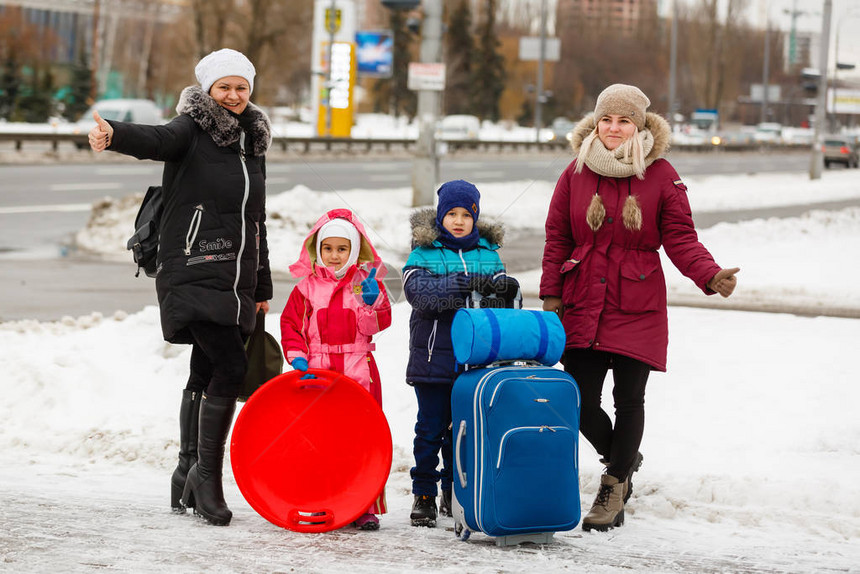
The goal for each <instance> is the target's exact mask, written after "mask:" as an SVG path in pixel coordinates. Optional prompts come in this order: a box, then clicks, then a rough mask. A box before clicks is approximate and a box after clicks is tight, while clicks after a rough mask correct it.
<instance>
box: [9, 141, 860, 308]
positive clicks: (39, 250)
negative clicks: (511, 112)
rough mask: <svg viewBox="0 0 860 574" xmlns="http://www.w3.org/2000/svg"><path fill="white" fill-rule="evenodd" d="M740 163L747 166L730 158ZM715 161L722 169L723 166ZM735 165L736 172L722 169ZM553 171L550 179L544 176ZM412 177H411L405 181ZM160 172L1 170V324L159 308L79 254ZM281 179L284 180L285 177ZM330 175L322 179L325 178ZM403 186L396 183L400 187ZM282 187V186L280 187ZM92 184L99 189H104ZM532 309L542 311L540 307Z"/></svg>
mask: <svg viewBox="0 0 860 574" xmlns="http://www.w3.org/2000/svg"><path fill="white" fill-rule="evenodd" d="M727 156H739V157H727ZM805 158H806V154H803V153H796V152H795V157H793V158H788V160H786V158H785V157H783V156H779V157H775V156H774V157H771V156H767V157H761V156H760V155H759V154H752V156H750V155H749V154H706V155H705V156H703V155H701V154H675V157H673V162H674V163H675V164H676V165H677V166H678V170H679V172H681V173H689V174H691V175H692V174H705V173H714V171H713V170H714V169H715V167H714V166H715V165H716V166H717V167H718V168H720V169H722V170H724V172H737V171H739V170H740V171H746V170H749V171H756V170H758V171H768V170H772V171H774V170H775V171H798V172H801V171H804V170H805V169H807V168H806V164H805ZM716 160H719V161H717V162H716V163H715V161H716ZM565 161H566V156H563V155H561V154H560V155H559V156H558V157H531V158H508V159H505V160H502V159H487V160H482V159H478V158H470V159H462V160H453V161H446V162H444V163H443V177H460V176H461V175H458V174H462V173H470V174H472V175H473V176H474V177H476V178H477V179H482V180H486V181H492V180H494V178H498V179H499V180H500V179H508V180H510V179H517V180H522V179H526V178H529V177H532V178H536V179H544V180H552V179H554V178H555V177H557V175H558V173H560V171H561V170H562V169H563V167H564V165H565ZM724 162H728V163H724ZM547 170H550V171H552V174H554V175H552V177H550V176H548V175H546V171H547ZM404 172H405V173H404ZM408 172H409V162H408V161H407V160H379V161H373V162H370V163H369V164H368V163H367V162H362V161H360V160H359V161H343V160H338V161H326V162H311V161H299V162H295V163H291V164H278V163H273V164H272V165H271V166H270V168H269V173H270V178H269V184H270V186H278V185H287V182H288V181H289V182H290V184H289V186H290V187H291V186H292V185H293V184H295V183H303V184H304V185H308V187H312V188H315V189H324V187H320V184H317V185H311V184H312V180H313V179H314V178H317V179H318V180H319V181H327V182H329V183H330V184H331V186H332V188H333V189H339V188H340V189H344V188H355V187H366V188H373V187H382V188H386V187H402V186H404V185H408V182H407V183H403V182H402V181H400V180H401V179H402V178H404V177H405V178H406V179H408V177H409V176H408ZM159 174H160V167H159V166H158V165H157V164H154V163H152V162H133V163H129V162H112V163H109V164H107V165H103V164H91V163H87V164H74V165H44V166H32V165H31V166H2V167H0V182H2V183H0V185H2V188H0V293H2V297H0V321H8V320H18V319H38V320H58V319H60V318H62V317H63V316H66V315H68V316H72V317H77V316H80V315H85V314H89V313H91V312H93V311H97V312H100V313H102V314H104V315H110V314H113V313H114V312H116V311H117V310H124V311H127V312H136V311H138V310H140V309H141V308H143V307H144V306H146V305H151V304H155V302H156V300H155V287H154V281H153V280H152V279H149V278H146V277H143V276H141V277H137V278H136V277H134V266H133V264H131V263H130V262H125V261H122V262H106V261H101V260H95V259H92V258H90V257H87V256H84V255H81V254H79V253H76V252H75V250H74V249H73V247H70V245H71V237H72V235H73V234H74V233H75V232H76V231H78V230H79V229H81V228H82V227H83V226H84V225H85V223H86V220H87V218H88V217H89V205H90V203H91V202H92V201H93V200H95V199H98V198H99V197H101V196H103V195H117V196H124V195H127V194H128V193H131V192H133V191H138V190H140V189H143V188H144V187H145V186H146V185H147V184H149V183H151V182H152V181H153V180H157V179H158V178H159ZM279 174H281V175H279ZM322 174H324V175H322ZM395 176H397V177H395ZM281 178H282V179H281ZM94 184H101V187H98V186H95V187H94ZM858 203H860V202H858V201H848V202H824V203H818V204H813V205H807V206H792V207H786V208H768V209H766V210H759V209H756V210H743V211H731V212H722V213H708V214H701V215H698V216H695V219H696V224H697V226H699V227H702V228H703V227H709V226H711V225H714V224H716V223H718V222H720V221H741V220H745V219H753V218H757V217H762V216H777V217H788V216H793V215H799V214H802V213H804V212H805V211H808V210H809V209H839V208H842V207H846V206H849V205H857V204H858ZM543 239H544V238H543V236H542V234H531V233H523V232H516V231H512V232H510V235H509V237H508V241H507V242H506V247H504V248H503V250H502V257H503V259H504V260H505V262H506V264H507V265H508V267H509V269H510V270H511V272H512V273H516V272H519V271H524V270H530V269H534V268H536V267H538V266H539V264H540V257H541V253H542V249H543ZM387 287H388V289H389V291H390V292H391V294H392V296H393V297H394V298H395V299H398V298H399V297H400V287H399V281H398V280H397V278H396V277H392V278H391V281H389V282H387ZM291 288H292V282H291V280H290V278H288V277H286V276H278V277H277V279H276V292H275V297H274V299H273V310H276V311H279V310H280V308H282V307H283V305H284V303H285V301H286V298H287V295H288V294H289V291H290V289H291ZM526 303H527V304H531V305H536V304H537V301H536V300H535V299H533V298H532V299H527V301H526Z"/></svg>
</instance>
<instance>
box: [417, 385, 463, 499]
mask: <svg viewBox="0 0 860 574" xmlns="http://www.w3.org/2000/svg"><path fill="white" fill-rule="evenodd" d="M413 386H414V387H415V396H416V397H417V399H418V419H417V421H416V422H415V440H414V441H413V443H412V454H413V455H414V456H415V466H413V467H412V470H410V471H409V475H410V476H411V477H412V494H418V495H428V496H436V494H437V490H436V483H437V482H439V480H440V479H441V481H442V490H443V491H444V490H451V483H452V481H453V475H452V473H453V465H452V460H451V459H452V454H453V449H452V443H451V388H452V387H451V385H447V384H444V383H442V384H439V383H415V384H414V385H413ZM440 451H441V452H442V471H441V472H440V471H437V470H436V467H437V466H439V452H440Z"/></svg>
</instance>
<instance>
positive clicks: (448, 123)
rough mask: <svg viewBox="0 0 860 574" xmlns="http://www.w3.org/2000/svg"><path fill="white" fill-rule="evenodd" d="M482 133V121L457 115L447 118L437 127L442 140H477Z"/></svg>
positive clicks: (437, 135)
mask: <svg viewBox="0 0 860 574" xmlns="http://www.w3.org/2000/svg"><path fill="white" fill-rule="evenodd" d="M480 131H481V120H479V119H478V118H476V117H475V116H469V115H464V114H455V115H451V116H445V117H444V118H442V121H440V122H439V124H438V125H437V126H436V138H437V139H440V140H443V141H444V140H476V139H478V135H479V134H480Z"/></svg>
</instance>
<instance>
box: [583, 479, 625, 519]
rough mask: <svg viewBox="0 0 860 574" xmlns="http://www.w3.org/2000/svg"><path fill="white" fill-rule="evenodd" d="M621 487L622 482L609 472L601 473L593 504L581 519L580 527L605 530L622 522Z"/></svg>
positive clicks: (622, 487) (622, 486) (622, 485)
mask: <svg viewBox="0 0 860 574" xmlns="http://www.w3.org/2000/svg"><path fill="white" fill-rule="evenodd" d="M623 489H624V483H623V482H619V481H618V479H617V478H615V477H614V476H612V475H611V474H604V475H602V476H601V477H600V490H598V491H597V497H596V498H595V499H594V504H592V505H591V510H590V511H589V512H588V514H586V515H585V518H583V519H582V529H583V530H586V531H588V530H600V531H606V530H609V529H610V528H615V527H616V526H621V525H622V524H624V501H623V500H622V497H623Z"/></svg>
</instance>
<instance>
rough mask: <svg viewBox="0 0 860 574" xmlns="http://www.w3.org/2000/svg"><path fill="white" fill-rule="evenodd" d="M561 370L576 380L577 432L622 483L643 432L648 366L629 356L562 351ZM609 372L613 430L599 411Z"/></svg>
mask: <svg viewBox="0 0 860 574" xmlns="http://www.w3.org/2000/svg"><path fill="white" fill-rule="evenodd" d="M563 362H564V370H565V371H567V372H568V373H570V374H571V375H572V376H573V378H574V379H576V382H577V384H578V385H579V392H580V394H581V395H582V410H581V412H580V425H579V427H580V430H581V431H582V435H583V436H584V437H585V438H586V439H587V440H588V442H590V443H591V445H592V446H593V447H594V448H595V450H597V452H598V453H599V454H600V455H601V456H602V457H603V459H604V460H606V461H609V468H608V469H607V470H606V472H607V473H608V474H611V475H612V476H614V477H616V478H617V479H618V480H620V481H623V480H624V479H625V478H627V474H628V473H629V472H630V467H631V466H632V465H633V460H634V458H635V457H636V453H637V452H638V451H639V444H640V443H641V442H642V433H643V431H644V430H645V383H646V382H647V381H648V375H649V373H650V372H651V367H649V366H648V365H646V364H645V363H643V362H642V361H637V360H636V359H632V358H630V357H625V356H623V355H618V354H615V353H605V352H603V351H595V350H593V349H569V350H567V351H565V352H564V358H563ZM610 368H611V369H612V378H613V380H614V382H615V384H614V386H613V387H612V397H613V398H614V399H615V428H612V420H611V419H610V418H609V415H608V414H606V412H605V411H604V410H603V409H602V408H601V406H600V401H601V394H602V391H603V381H604V379H605V378H606V373H607V371H608V370H609V369H610Z"/></svg>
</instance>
